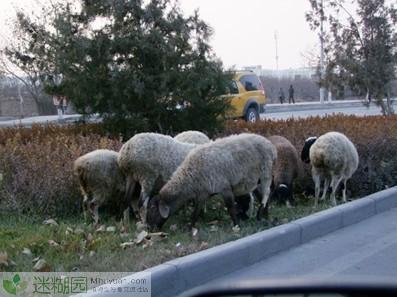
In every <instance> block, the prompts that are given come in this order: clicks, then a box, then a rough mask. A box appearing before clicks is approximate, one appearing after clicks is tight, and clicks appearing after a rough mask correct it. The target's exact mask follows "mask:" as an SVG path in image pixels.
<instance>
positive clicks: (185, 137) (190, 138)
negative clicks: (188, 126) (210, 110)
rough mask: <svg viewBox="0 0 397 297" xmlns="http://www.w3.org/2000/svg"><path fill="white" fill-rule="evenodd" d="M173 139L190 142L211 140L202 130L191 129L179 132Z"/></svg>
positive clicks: (199, 142)
mask: <svg viewBox="0 0 397 297" xmlns="http://www.w3.org/2000/svg"><path fill="white" fill-rule="evenodd" d="M174 139H175V140H178V141H180V142H185V143H191V144H204V143H208V142H210V141H211V140H210V139H209V137H208V136H207V135H205V134H204V133H203V132H200V131H191V130H189V131H185V132H181V133H179V134H178V135H176V136H175V137H174Z"/></svg>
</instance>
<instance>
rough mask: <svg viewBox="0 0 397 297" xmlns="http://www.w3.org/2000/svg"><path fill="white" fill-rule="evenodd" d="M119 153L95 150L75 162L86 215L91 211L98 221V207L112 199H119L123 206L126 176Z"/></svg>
mask: <svg viewBox="0 0 397 297" xmlns="http://www.w3.org/2000/svg"><path fill="white" fill-rule="evenodd" d="M118 155H119V154H118V153H117V152H114V151H111V150H105V149H101V150H95V151H92V152H90V153H88V154H85V155H83V156H81V157H79V158H78V159H76V160H75V162H74V168H73V170H74V173H75V175H76V176H77V178H78V180H79V184H80V189H81V192H82V195H83V196H84V200H83V211H84V216H85V217H86V216H87V211H89V212H90V213H91V215H92V217H93V219H94V221H95V223H98V221H99V215H98V209H99V207H100V206H102V205H103V204H104V203H105V202H106V201H108V200H110V199H115V198H116V199H118V201H117V202H118V203H116V204H121V207H125V208H127V207H128V205H124V204H123V200H122V199H123V198H124V191H125V177H124V175H123V174H122V172H121V171H120V169H119V166H118V164H117V157H118Z"/></svg>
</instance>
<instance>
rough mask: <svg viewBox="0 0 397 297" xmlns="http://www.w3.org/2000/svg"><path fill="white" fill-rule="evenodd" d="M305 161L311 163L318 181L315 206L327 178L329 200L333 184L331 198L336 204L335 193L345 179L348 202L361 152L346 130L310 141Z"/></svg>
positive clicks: (311, 138) (344, 189)
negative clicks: (349, 180)
mask: <svg viewBox="0 0 397 297" xmlns="http://www.w3.org/2000/svg"><path fill="white" fill-rule="evenodd" d="M301 158H302V161H304V162H306V163H309V162H310V164H311V166H312V176H313V181H314V184H315V206H317V204H318V198H319V196H320V188H321V186H320V184H321V181H322V180H324V187H323V195H322V197H321V200H323V199H325V196H326V194H327V190H328V187H329V186H331V189H332V192H331V201H332V204H333V205H336V199H335V192H336V190H337V188H338V186H339V184H340V182H343V186H344V187H343V202H346V183H347V181H348V179H350V177H351V176H352V175H353V173H354V172H355V171H356V170H357V167H358V162H359V158H358V153H357V149H356V147H355V146H354V144H353V143H352V142H351V141H350V140H349V139H348V138H347V137H346V136H345V135H344V134H342V133H339V132H328V133H326V134H324V135H322V136H320V137H319V138H315V137H310V138H308V139H307V140H306V142H305V145H304V146H303V149H302V153H301Z"/></svg>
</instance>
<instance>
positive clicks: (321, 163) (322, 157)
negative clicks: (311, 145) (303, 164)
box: [310, 148, 328, 168]
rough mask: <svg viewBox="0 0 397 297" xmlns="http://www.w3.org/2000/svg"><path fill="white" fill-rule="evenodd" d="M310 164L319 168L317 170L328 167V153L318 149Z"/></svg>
mask: <svg viewBox="0 0 397 297" xmlns="http://www.w3.org/2000/svg"><path fill="white" fill-rule="evenodd" d="M310 162H311V164H312V166H314V167H317V168H324V167H328V160H327V153H326V151H325V150H324V149H322V148H318V149H316V151H315V153H314V154H313V156H312V157H311V158H310Z"/></svg>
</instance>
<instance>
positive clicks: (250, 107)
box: [224, 71, 266, 122]
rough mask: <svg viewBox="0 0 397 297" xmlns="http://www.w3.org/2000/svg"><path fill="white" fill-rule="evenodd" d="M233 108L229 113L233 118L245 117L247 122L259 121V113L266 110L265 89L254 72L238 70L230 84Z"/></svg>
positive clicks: (226, 96)
mask: <svg viewBox="0 0 397 297" xmlns="http://www.w3.org/2000/svg"><path fill="white" fill-rule="evenodd" d="M224 97H225V98H227V99H228V100H230V104H231V105H232V107H233V108H232V110H231V111H230V112H229V113H228V114H227V115H228V117H231V118H243V119H245V120H246V121H247V122H256V121H259V119H260V118H259V114H260V113H262V112H264V108H265V104H266V96H265V89H264V88H263V85H262V83H261V81H260V79H259V78H258V76H257V75H256V74H255V73H254V72H250V71H244V72H240V71H238V72H236V73H235V75H234V77H233V80H232V81H231V83H230V86H229V94H226V95H224Z"/></svg>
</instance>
